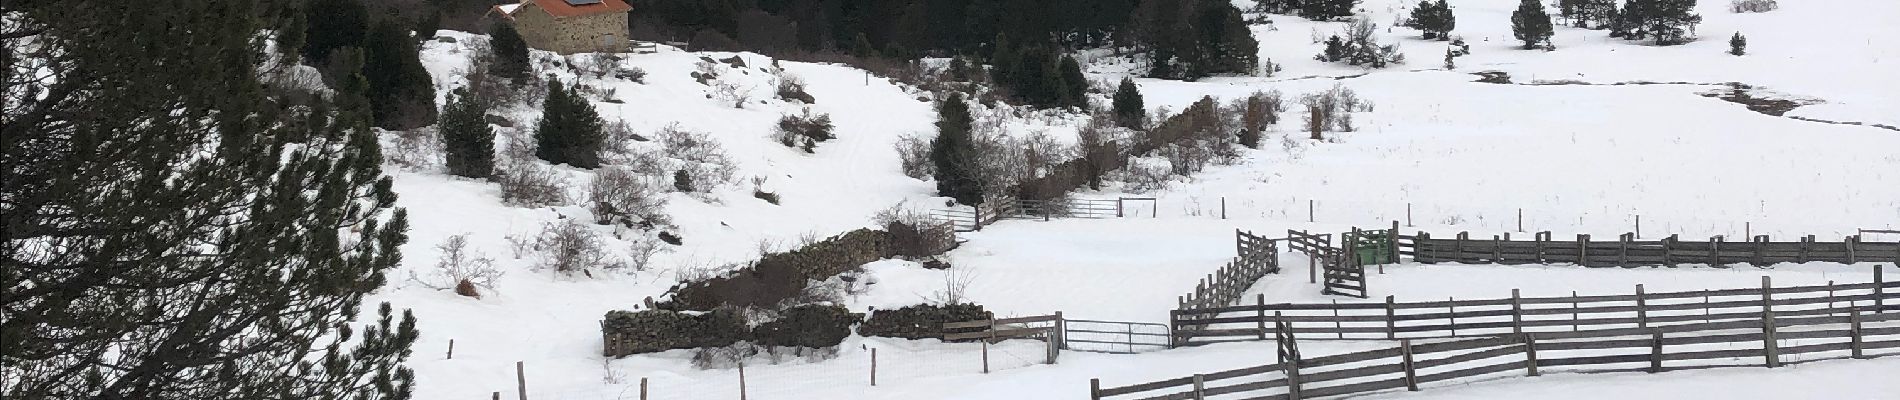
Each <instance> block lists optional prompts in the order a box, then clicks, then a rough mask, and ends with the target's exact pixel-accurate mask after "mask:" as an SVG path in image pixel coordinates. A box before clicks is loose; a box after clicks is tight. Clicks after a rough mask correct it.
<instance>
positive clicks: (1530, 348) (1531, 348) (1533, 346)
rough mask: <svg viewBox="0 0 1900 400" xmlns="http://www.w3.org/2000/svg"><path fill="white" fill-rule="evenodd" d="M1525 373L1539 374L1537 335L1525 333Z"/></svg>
mask: <svg viewBox="0 0 1900 400" xmlns="http://www.w3.org/2000/svg"><path fill="white" fill-rule="evenodd" d="M1524 373H1525V374H1526V375H1529V376H1537V375H1538V373H1537V335H1535V334H1530V333H1526V334H1524Z"/></svg>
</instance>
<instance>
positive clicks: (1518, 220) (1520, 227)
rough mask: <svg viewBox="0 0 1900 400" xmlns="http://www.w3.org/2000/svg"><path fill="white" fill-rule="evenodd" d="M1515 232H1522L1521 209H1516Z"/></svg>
mask: <svg viewBox="0 0 1900 400" xmlns="http://www.w3.org/2000/svg"><path fill="white" fill-rule="evenodd" d="M1517 231H1518V232H1523V231H1524V209H1523V208H1518V209H1517Z"/></svg>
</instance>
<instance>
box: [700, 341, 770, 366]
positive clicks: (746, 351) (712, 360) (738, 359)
mask: <svg viewBox="0 0 1900 400" xmlns="http://www.w3.org/2000/svg"><path fill="white" fill-rule="evenodd" d="M758 354H759V347H758V346H754V345H752V344H751V343H747V342H738V343H733V344H730V345H726V346H719V347H701V348H698V349H695V350H693V367H695V368H699V369H726V368H735V367H737V368H745V367H744V366H743V364H745V359H746V358H747V357H752V356H754V355H758Z"/></svg>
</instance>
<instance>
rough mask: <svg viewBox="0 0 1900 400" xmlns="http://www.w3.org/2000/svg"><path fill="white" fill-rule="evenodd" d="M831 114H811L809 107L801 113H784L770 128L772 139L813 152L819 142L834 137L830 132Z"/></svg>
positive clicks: (787, 145)
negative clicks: (776, 123)
mask: <svg viewBox="0 0 1900 400" xmlns="http://www.w3.org/2000/svg"><path fill="white" fill-rule="evenodd" d="M832 128H833V126H832V124H831V114H813V113H812V111H811V109H810V108H807V109H805V110H804V113H803V114H785V116H783V117H779V120H778V125H776V126H774V127H773V129H772V137H773V139H776V140H778V142H779V144H782V145H785V147H800V146H801V145H802V146H803V148H804V149H805V152H807V153H810V152H813V151H814V150H813V148H814V147H816V146H817V145H818V143H819V142H824V141H827V140H831V139H833V138H836V136H834V135H833V134H832V132H831V131H832Z"/></svg>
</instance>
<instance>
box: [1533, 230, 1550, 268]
mask: <svg viewBox="0 0 1900 400" xmlns="http://www.w3.org/2000/svg"><path fill="white" fill-rule="evenodd" d="M1535 236H1536V237H1535V240H1536V241H1537V263H1538V264H1548V263H1550V262H1549V259H1548V258H1546V257H1544V242H1547V241H1550V231H1543V232H1538V233H1537V234H1536V235H1535Z"/></svg>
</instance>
